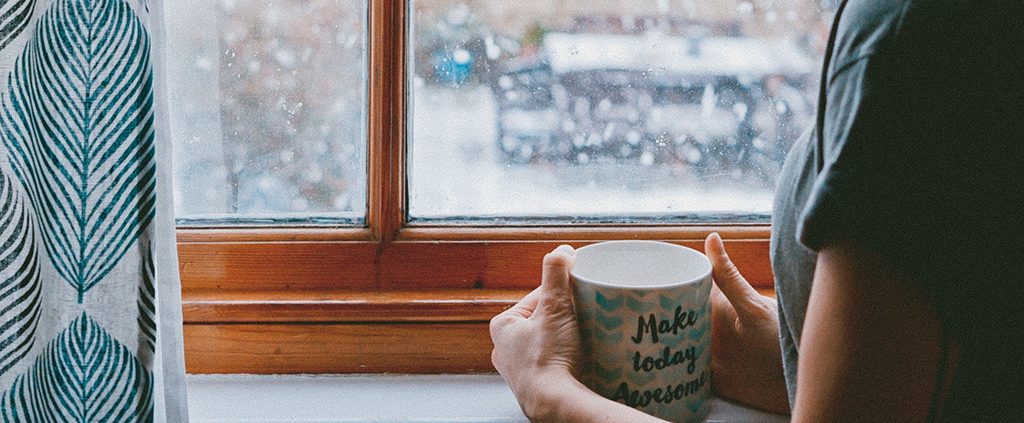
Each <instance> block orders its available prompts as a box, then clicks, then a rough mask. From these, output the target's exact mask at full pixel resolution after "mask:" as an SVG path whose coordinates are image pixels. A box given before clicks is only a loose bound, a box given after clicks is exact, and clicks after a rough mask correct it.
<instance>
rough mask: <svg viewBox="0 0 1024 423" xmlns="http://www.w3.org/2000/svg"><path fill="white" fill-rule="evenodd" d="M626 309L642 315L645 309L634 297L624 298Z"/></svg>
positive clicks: (641, 302) (642, 303)
mask: <svg viewBox="0 0 1024 423" xmlns="http://www.w3.org/2000/svg"><path fill="white" fill-rule="evenodd" d="M626 307H629V309H630V310H633V312H634V313H643V312H644V309H646V308H647V306H646V305H644V302H643V301H641V300H640V299H639V298H634V297H626Z"/></svg>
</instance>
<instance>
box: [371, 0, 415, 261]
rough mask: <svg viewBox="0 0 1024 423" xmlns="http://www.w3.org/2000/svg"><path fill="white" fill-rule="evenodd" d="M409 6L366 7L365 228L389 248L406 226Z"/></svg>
mask: <svg viewBox="0 0 1024 423" xmlns="http://www.w3.org/2000/svg"><path fill="white" fill-rule="evenodd" d="M408 3H409V2H406V1H395V0H371V1H370V51H371V53H370V74H369V75H370V86H369V89H370V104H369V106H370V109H369V118H370V123H369V137H370V138H369V157H368V158H369V163H368V167H367V169H368V171H369V174H368V183H369V191H368V193H369V198H368V199H367V200H368V201H367V205H368V210H367V222H368V223H369V227H370V230H371V232H372V233H373V236H374V238H375V239H377V240H379V241H383V242H388V241H390V240H392V239H394V237H395V236H396V235H397V234H398V231H399V230H400V229H401V228H402V225H403V223H404V222H405V214H406V213H405V210H406V207H405V198H406V197H405V181H406V165H405V162H406V142H405V132H406V124H405V122H406V104H405V98H406V79H405V69H406V59H405V56H406V27H407V26H408V25H407V22H406V20H407V19H406V16H407V8H408Z"/></svg>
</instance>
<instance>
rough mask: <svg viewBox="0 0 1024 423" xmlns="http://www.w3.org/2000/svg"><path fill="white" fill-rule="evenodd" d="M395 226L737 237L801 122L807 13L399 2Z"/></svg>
mask: <svg viewBox="0 0 1024 423" xmlns="http://www.w3.org/2000/svg"><path fill="white" fill-rule="evenodd" d="M413 5H414V6H413V22H412V34H413V47H412V54H411V61H412V62H413V63H412V70H413V73H412V77H411V81H410V89H411V99H412V102H411V103H412V105H411V106H410V107H411V109H410V111H409V116H410V118H411V122H410V124H409V131H410V136H409V139H410V140H411V149H410V154H411V160H410V180H409V186H410V192H409V197H410V212H409V213H410V216H411V218H412V219H420V220H421V221H423V220H448V221H460V220H467V219H468V220H473V219H479V218H511V219H510V220H506V221H517V220H518V221H523V220H535V219H536V218H542V219H543V218H548V219H554V220H558V221H564V220H570V221H578V220H582V221H595V220H596V221H610V222H617V221H621V222H630V221H644V220H652V219H655V220H676V221H680V220H682V221H687V220H688V221H716V220H717V221H749V220H755V221H757V220H764V219H766V217H767V216H768V214H769V213H770V209H771V203H772V192H773V189H774V184H775V180H776V178H777V176H778V173H779V171H780V167H781V165H782V162H783V159H784V158H785V155H786V152H787V150H788V148H789V146H790V145H791V144H792V143H793V141H794V139H795V138H796V137H798V136H799V135H800V134H801V133H802V132H803V130H804V129H805V128H806V127H807V126H808V124H809V123H811V122H812V120H813V114H814V109H813V105H814V103H815V98H816V88H817V78H818V72H819V62H820V61H821V56H822V50H823V48H824V45H825V42H826V40H827V36H828V27H829V25H830V23H831V22H830V19H831V15H832V11H831V10H830V9H829V8H828V7H822V6H821V0H773V1H737V0H720V1H700V0H629V1H626V0H586V1H584V0H575V1H559V2H551V1H547V0H522V1H515V2H501V1H482V0H481V1H467V0H415V1H414V3H413Z"/></svg>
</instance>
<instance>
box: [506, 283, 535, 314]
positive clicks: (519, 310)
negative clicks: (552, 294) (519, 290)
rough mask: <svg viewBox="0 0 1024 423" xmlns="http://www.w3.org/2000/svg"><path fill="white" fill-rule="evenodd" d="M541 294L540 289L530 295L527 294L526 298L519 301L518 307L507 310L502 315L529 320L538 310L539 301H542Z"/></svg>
mask: <svg viewBox="0 0 1024 423" xmlns="http://www.w3.org/2000/svg"><path fill="white" fill-rule="evenodd" d="M540 294H541V292H540V288H537V289H534V290H533V291H530V293H529V294H526V296H525V297H523V299H521V300H519V302H517V303H516V305H514V306H512V308H509V309H508V310H505V311H504V312H503V313H502V314H511V315H513V316H517V317H522V318H524V319H529V318H530V316H531V315H533V311H534V310H536V309H537V301H538V300H540Z"/></svg>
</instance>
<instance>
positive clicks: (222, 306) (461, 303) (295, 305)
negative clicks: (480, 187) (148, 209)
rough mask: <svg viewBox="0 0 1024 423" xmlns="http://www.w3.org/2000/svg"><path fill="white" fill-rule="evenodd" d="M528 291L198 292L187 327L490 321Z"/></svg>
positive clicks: (190, 302) (187, 307)
mask: <svg viewBox="0 0 1024 423" xmlns="http://www.w3.org/2000/svg"><path fill="white" fill-rule="evenodd" d="M527 292H529V291H525V290H442V291H415V292H404V291H403V292H394V291H386V292H380V291H369V292H360V291H354V292H277V293H255V294H254V293H228V292H216V291H215V292H194V293H191V294H190V295H188V296H187V297H186V299H185V301H184V304H183V311H184V320H185V324H212V323H409V322H413V323H441V322H457V323H486V322H488V321H490V319H491V317H494V315H496V314H498V313H501V312H502V311H504V310H506V309H508V308H509V307H511V306H512V305H513V304H515V303H516V302H517V301H519V299H520V298H522V297H523V296H524V295H526V293H527Z"/></svg>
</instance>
